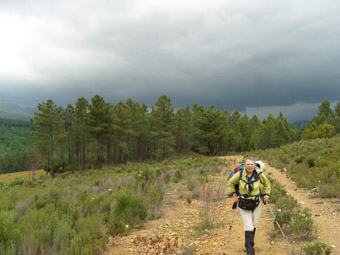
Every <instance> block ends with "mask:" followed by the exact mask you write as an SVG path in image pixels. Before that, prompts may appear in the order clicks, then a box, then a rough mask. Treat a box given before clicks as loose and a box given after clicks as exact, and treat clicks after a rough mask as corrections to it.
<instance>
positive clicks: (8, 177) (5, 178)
mask: <svg viewBox="0 0 340 255" xmlns="http://www.w3.org/2000/svg"><path fill="white" fill-rule="evenodd" d="M33 174H34V175H33ZM45 174H46V172H45V171H44V170H34V171H22V172H16V173H8V174H0V182H11V181H13V180H14V179H15V178H17V177H21V178H26V179H28V178H32V177H33V176H34V177H35V178H38V177H39V176H41V175H45Z"/></svg>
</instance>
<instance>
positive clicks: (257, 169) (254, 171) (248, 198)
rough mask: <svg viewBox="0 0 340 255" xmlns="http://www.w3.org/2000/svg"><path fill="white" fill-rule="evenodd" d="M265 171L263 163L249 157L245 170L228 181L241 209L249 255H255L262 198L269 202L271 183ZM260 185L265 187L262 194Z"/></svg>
mask: <svg viewBox="0 0 340 255" xmlns="http://www.w3.org/2000/svg"><path fill="white" fill-rule="evenodd" d="M263 170H264V164H263V162H262V161H255V159H254V158H253V157H247V158H246V160H245V164H244V169H243V170H241V171H238V172H237V173H235V174H234V175H233V176H232V177H231V178H230V179H229V181H228V191H229V193H231V194H232V196H233V198H234V202H235V203H237V204H238V207H239V208H240V214H241V217H242V220H243V224H244V231H245V246H246V250H247V254H248V255H254V254H255V249H254V237H255V231H256V225H257V223H258V220H259V217H260V213H261V206H262V203H261V201H260V198H261V197H262V199H263V202H264V203H266V202H267V201H268V200H269V194H270V182H269V180H268V179H267V177H266V176H265V175H264V174H263V172H262V171H263ZM260 184H262V185H263V193H261V190H260ZM237 185H239V190H238V191H237V190H236V187H235V186H237Z"/></svg>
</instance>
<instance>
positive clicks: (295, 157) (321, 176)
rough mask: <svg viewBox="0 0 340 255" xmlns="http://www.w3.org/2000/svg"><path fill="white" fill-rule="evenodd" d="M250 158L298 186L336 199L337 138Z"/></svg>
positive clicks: (339, 177) (339, 174) (339, 182)
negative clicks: (263, 163) (278, 172)
mask: <svg viewBox="0 0 340 255" xmlns="http://www.w3.org/2000/svg"><path fill="white" fill-rule="evenodd" d="M254 155H256V157H257V158H261V159H265V160H267V162H268V163H269V164H270V165H272V166H276V167H277V168H280V169H282V171H286V172H287V175H288V176H290V177H291V178H292V179H293V180H294V181H295V182H296V183H297V185H298V186H299V187H305V188H308V189H313V188H315V189H316V190H314V191H317V193H316V194H317V195H318V196H320V197H339V196H340V195H339V190H340V157H339V155H340V137H333V138H322V139H321V138H319V139H313V140H308V141H306V140H302V141H299V142H296V143H292V144H288V145H284V146H281V148H275V149H268V150H263V151H254Z"/></svg>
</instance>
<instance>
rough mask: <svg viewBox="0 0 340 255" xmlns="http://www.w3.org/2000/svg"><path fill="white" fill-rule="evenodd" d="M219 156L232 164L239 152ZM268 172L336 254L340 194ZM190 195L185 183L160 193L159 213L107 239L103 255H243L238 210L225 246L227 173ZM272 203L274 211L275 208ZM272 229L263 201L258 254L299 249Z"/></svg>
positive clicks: (228, 203)
mask: <svg viewBox="0 0 340 255" xmlns="http://www.w3.org/2000/svg"><path fill="white" fill-rule="evenodd" d="M223 158H225V159H226V160H232V161H233V162H235V163H236V162H241V161H242V157H241V156H228V157H223ZM226 170H227V169H226ZM228 170H229V171H230V169H228ZM269 172H270V173H271V174H270V175H271V176H272V177H273V178H275V179H276V180H278V181H279V182H280V183H281V184H282V185H283V186H284V187H285V188H286V190H287V191H288V192H289V193H290V194H291V195H293V196H294V197H295V198H296V199H298V201H299V202H301V204H302V206H305V207H308V208H310V209H311V211H312V214H313V218H314V220H315V223H316V225H317V228H318V235H319V236H320V238H321V239H322V240H325V241H327V242H328V243H329V244H332V245H334V246H335V249H334V251H333V253H332V254H337V255H340V231H339V226H340V223H339V214H340V211H339V210H340V209H339V208H340V207H339V206H340V204H339V203H338V202H339V199H317V198H312V194H311V191H309V190H304V189H298V188H297V187H296V185H295V183H294V182H292V181H291V180H290V179H288V178H286V175H285V173H284V172H281V171H280V170H278V169H276V168H273V167H270V166H268V165H266V171H265V173H266V174H269ZM225 173H226V171H225ZM192 195H193V194H192V192H190V191H189V190H188V189H187V188H186V186H183V187H181V186H178V187H176V188H173V189H170V190H168V191H167V193H166V194H165V197H164V205H163V207H162V209H161V210H162V216H161V218H160V219H157V220H152V221H149V222H147V223H145V224H144V226H143V228H142V229H139V230H134V231H131V233H130V234H129V235H127V236H124V237H119V238H115V239H111V240H110V244H109V246H108V248H107V251H106V252H105V253H104V255H128V254H186V255H190V254H202V255H203V254H206V255H207V254H222V253H223V251H225V252H226V254H227V255H239V254H245V250H244V231H243V224H242V219H241V216H240V214H239V211H238V209H236V211H235V217H234V221H233V224H232V228H231V230H230V234H229V240H228V243H227V246H226V241H227V236H228V232H229V228H230V223H231V219H232V215H233V210H232V204H233V201H232V198H229V197H228V196H227V191H226V176H225V175H220V176H214V177H212V178H211V179H210V182H209V184H207V185H204V186H202V187H200V196H199V197H198V198H197V199H195V198H193V199H192V200H191V201H188V200H187V197H191V196H192ZM271 208H272V209H273V210H274V207H271ZM204 215H206V217H205V216H204ZM207 217H208V219H209V220H210V221H211V222H213V225H214V227H213V228H205V227H203V226H204V224H202V221H203V219H204V218H207ZM273 230H274V224H273V217H272V215H271V214H270V211H269V210H268V208H267V206H263V207H262V213H261V217H260V222H259V225H258V228H257V231H256V237H255V250H256V254H257V255H265V254H266V255H267V254H272V255H279V254H280V255H281V254H292V250H295V251H297V250H298V249H299V247H300V246H301V245H302V244H301V243H295V242H293V241H292V240H290V243H291V245H290V246H288V245H287V243H286V241H285V240H284V239H283V238H282V236H278V237H276V238H275V240H271V239H270V233H271V232H272V231H273ZM295 254H297V252H295Z"/></svg>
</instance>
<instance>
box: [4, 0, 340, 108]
mask: <svg viewBox="0 0 340 255" xmlns="http://www.w3.org/2000/svg"><path fill="white" fill-rule="evenodd" d="M0 6H1V7H5V8H2V11H0V16H1V15H3V14H4V13H5V14H7V15H13V17H15V18H16V19H17V20H18V22H19V23H20V22H25V21H27V24H28V25H27V26H28V28H29V29H30V32H31V33H30V37H29V38H25V39H27V43H26V44H25V46H24V47H23V48H21V49H20V58H21V59H22V60H23V61H24V63H25V65H26V66H27V70H28V71H27V72H29V73H30V75H28V76H27V77H25V78H23V77H20V76H19V77H18V75H13V76H12V77H8V75H7V76H6V80H5V79H4V77H5V75H4V74H1V72H0V89H1V90H2V93H1V94H3V96H2V98H0V101H1V100H3V98H7V99H9V98H13V100H14V99H15V98H20V100H17V101H21V100H28V99H25V98H26V97H27V95H26V96H22V95H20V93H19V92H18V93H16V92H14V91H13V90H11V89H10V88H8V84H15V86H14V87H15V88H16V89H17V90H16V91H27V93H30V101H34V100H39V101H41V99H43V100H44V99H45V100H46V99H48V98H52V99H54V101H55V102H57V103H59V104H65V103H70V101H71V102H72V101H73V102H75V100H76V99H77V98H79V97H81V96H85V97H87V98H90V97H91V96H93V95H95V94H100V95H102V96H103V97H104V98H105V99H106V100H108V101H111V102H113V103H114V102H117V101H119V100H126V99H127V98H128V97H130V98H132V99H134V100H136V101H139V102H145V103H147V104H148V105H149V106H151V105H153V103H154V102H155V101H156V99H157V97H158V96H159V95H160V94H162V93H166V94H168V95H169V96H170V97H171V98H172V99H173V103H174V104H175V106H176V107H182V106H185V105H192V104H193V103H195V102H197V103H199V104H203V105H205V106H209V105H211V104H214V105H215V106H216V107H218V108H220V109H227V110H234V109H238V110H240V111H246V109H248V108H254V107H255V108H256V107H264V108H262V109H267V108H265V107H267V106H277V107H283V106H285V105H296V103H297V102H302V103H303V102H305V103H311V104H313V103H317V102H321V101H322V100H323V99H324V98H329V99H330V100H334V101H336V100H338V98H337V95H339V92H340V91H339V90H340V86H339V81H340V72H339V71H340V70H339V69H340V57H339V56H340V52H339V51H340V48H339V46H338V44H339V39H340V28H339V26H338V24H339V23H340V17H339V15H338V13H339V11H340V3H338V2H335V1H332V0H326V1H323V2H319V1H306V0H304V1H298V2H296V1H269V0H261V1H260V2H257V3H256V4H254V3H253V2H250V1H245V2H235V1H213V2H212V1H202V2H197V1H187V2H179V1H165V2H159V1H146V2H144V1H143V2H140V1H120V2H117V1H99V2H98V1H96V2H95V1H90V0H88V1H53V2H52V1H40V0H35V1H2V3H1V4H0ZM0 46H1V43H0ZM18 52H19V51H18ZM0 63H1V62H0ZM28 87H29V89H28ZM19 88H22V89H19Z"/></svg>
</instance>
